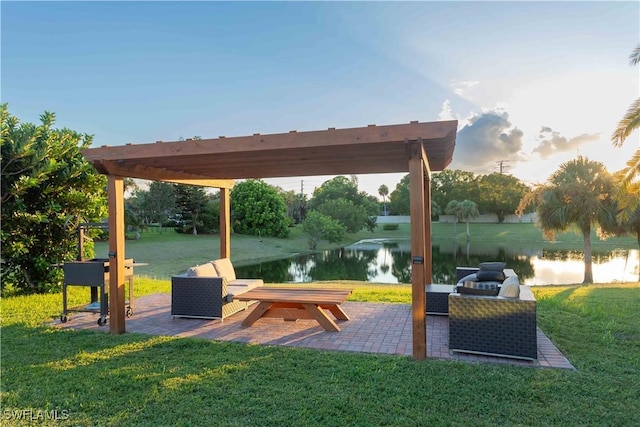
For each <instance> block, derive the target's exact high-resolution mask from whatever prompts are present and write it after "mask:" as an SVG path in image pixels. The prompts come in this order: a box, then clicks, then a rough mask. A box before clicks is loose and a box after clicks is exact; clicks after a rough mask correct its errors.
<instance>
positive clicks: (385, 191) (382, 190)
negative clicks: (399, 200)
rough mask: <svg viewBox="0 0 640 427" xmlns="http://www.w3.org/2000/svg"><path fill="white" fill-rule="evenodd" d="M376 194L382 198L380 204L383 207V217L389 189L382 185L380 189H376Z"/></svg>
mask: <svg viewBox="0 0 640 427" xmlns="http://www.w3.org/2000/svg"><path fill="white" fill-rule="evenodd" d="M378 194H379V195H380V197H382V204H383V206H384V208H383V215H385V216H386V215H387V196H388V195H389V187H387V186H386V185H384V184H382V185H381V186H380V187H378Z"/></svg>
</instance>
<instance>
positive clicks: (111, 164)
mask: <svg viewBox="0 0 640 427" xmlns="http://www.w3.org/2000/svg"><path fill="white" fill-rule="evenodd" d="M94 166H95V167H96V169H97V170H98V172H100V173H104V174H107V175H117V176H124V177H127V178H140V179H148V180H151V181H163V182H172V183H175V184H189V185H198V186H202V187H214V188H232V187H233V185H234V184H235V181H234V180H233V179H212V178H208V177H206V176H203V175H198V174H194V173H186V172H180V171H174V170H167V169H159V168H153V167H150V166H142V165H131V164H124V163H118V162H116V161H113V160H103V161H100V162H97V163H94Z"/></svg>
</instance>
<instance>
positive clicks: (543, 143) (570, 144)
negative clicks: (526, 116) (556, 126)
mask: <svg viewBox="0 0 640 427" xmlns="http://www.w3.org/2000/svg"><path fill="white" fill-rule="evenodd" d="M599 137H600V134H597V133H596V134H587V133H584V134H582V135H578V136H576V137H573V138H567V137H565V136H562V135H561V134H560V133H559V132H557V131H554V130H553V129H551V128H550V127H547V126H543V127H542V128H541V129H540V132H539V133H538V137H537V139H538V141H539V142H538V146H537V147H535V148H534V149H533V152H534V153H538V154H539V155H540V157H541V158H542V159H547V158H549V157H550V156H552V155H554V154H557V153H563V152H568V151H573V150H578V149H579V148H580V147H581V146H583V145H585V144H589V143H591V142H594V141H597V140H598V139H599Z"/></svg>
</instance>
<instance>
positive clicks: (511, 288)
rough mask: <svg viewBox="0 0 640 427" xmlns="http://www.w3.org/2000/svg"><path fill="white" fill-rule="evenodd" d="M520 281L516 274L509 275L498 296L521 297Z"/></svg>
mask: <svg viewBox="0 0 640 427" xmlns="http://www.w3.org/2000/svg"><path fill="white" fill-rule="evenodd" d="M519 283H520V282H519V280H518V278H517V277H516V276H511V277H507V279H506V280H505V281H504V282H503V283H502V287H501V288H500V292H498V296H499V297H504V298H518V297H520V284H519Z"/></svg>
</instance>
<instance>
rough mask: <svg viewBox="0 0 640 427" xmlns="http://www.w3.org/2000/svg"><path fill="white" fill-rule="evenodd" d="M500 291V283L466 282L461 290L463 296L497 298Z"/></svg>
mask: <svg viewBox="0 0 640 427" xmlns="http://www.w3.org/2000/svg"><path fill="white" fill-rule="evenodd" d="M499 289H500V284H499V283H498V282H470V281H467V282H464V284H463V285H462V286H461V287H460V288H459V292H460V293H461V294H466V295H486V296H496V295H498V291H499Z"/></svg>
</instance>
